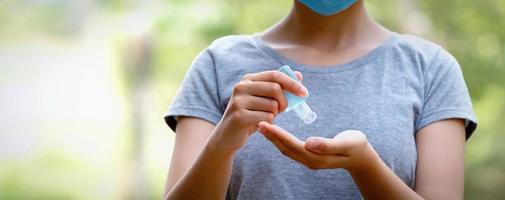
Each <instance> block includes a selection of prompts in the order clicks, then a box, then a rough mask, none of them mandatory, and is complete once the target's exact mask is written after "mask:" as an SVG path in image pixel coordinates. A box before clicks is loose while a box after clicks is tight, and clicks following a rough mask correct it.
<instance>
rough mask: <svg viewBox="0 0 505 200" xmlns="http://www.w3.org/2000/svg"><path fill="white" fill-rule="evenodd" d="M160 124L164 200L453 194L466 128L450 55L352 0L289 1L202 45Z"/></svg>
mask: <svg viewBox="0 0 505 200" xmlns="http://www.w3.org/2000/svg"><path fill="white" fill-rule="evenodd" d="M282 65H289V66H291V67H292V68H293V69H294V70H296V71H297V72H296V74H297V77H298V78H299V79H300V80H302V78H303V81H302V82H297V81H295V80H293V79H290V78H289V77H288V76H286V75H284V74H282V73H280V72H278V71H276V69H278V68H279V67H280V66H282ZM302 75H303V76H302ZM301 83H303V85H302V84H301ZM283 90H285V91H289V92H292V93H293V94H295V95H298V96H305V95H307V94H308V92H310V97H309V98H308V99H307V103H308V104H309V105H310V106H311V108H312V109H313V110H314V111H315V112H316V113H317V115H318V119H317V120H316V121H315V122H314V123H312V124H303V123H300V122H301V121H300V120H299V119H298V118H297V116H296V115H295V114H294V113H293V112H283V110H284V109H285V108H286V105H287V102H286V99H285V97H284V95H283ZM165 120H166V121H167V123H168V124H169V126H170V127H171V128H172V129H173V130H174V131H175V132H176V139H175V147H174V151H173V155H172V162H171V166H170V170H169V173H168V178H167V186H166V191H167V192H166V196H165V198H167V199H224V198H225V197H226V198H227V199H228V198H229V199H361V198H365V199H423V198H424V199H462V198H463V186H464V170H463V168H464V162H463V161H464V144H465V139H466V138H468V137H469V136H470V135H471V133H472V132H473V131H474V130H475V128H476V119H475V117H474V114H473V111H472V105H471V102H470V98H469V95H468V91H467V88H466V85H465V82H464V80H463V76H462V73H461V70H460V67H459V65H458V63H457V61H456V60H455V59H454V58H453V57H452V56H451V55H450V54H449V53H448V52H447V51H445V50H444V49H442V48H441V47H440V46H438V45H435V44H433V43H431V42H428V41H425V40H423V39H420V38H418V37H415V36H409V35H399V34H397V33H394V32H391V31H389V30H387V29H386V28H384V27H382V26H380V25H379V24H377V23H376V22H375V21H374V20H373V19H371V18H370V17H369V16H368V15H367V13H366V10H365V7H364V2H363V0H356V1H354V0H339V1H337V0H335V1H332V2H330V1H323V0H312V1H310V0H295V1H294V5H293V7H292V10H291V12H290V13H289V15H288V16H287V17H286V18H284V19H283V20H281V21H280V22H278V23H277V24H275V25H273V26H272V27H270V28H269V29H267V30H265V31H264V32H262V33H259V34H255V35H252V36H247V35H241V36H228V37H224V38H221V39H218V40H216V41H214V42H213V43H212V44H211V45H210V46H209V47H208V48H206V49H205V50H204V51H203V52H202V53H201V54H200V55H199V56H198V57H197V58H196V59H195V60H194V62H193V64H192V66H191V68H190V70H189V72H188V74H187V75H186V77H185V80H184V82H183V84H182V87H181V89H180V91H179V92H178V94H177V96H176V97H175V99H174V101H173V102H172V105H171V107H170V109H169V111H168V113H167V116H166V117H165ZM281 127H282V128H281ZM258 132H260V133H261V134H258ZM272 144H273V145H272Z"/></svg>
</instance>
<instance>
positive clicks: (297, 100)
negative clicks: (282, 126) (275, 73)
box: [279, 65, 317, 124]
mask: <svg viewBox="0 0 505 200" xmlns="http://www.w3.org/2000/svg"><path fill="white" fill-rule="evenodd" d="M279 71H280V72H282V73H284V74H286V75H288V76H289V77H291V78H292V79H294V80H296V81H300V80H298V78H296V75H295V72H294V71H293V70H291V67H289V66H288V65H284V66H282V67H281V68H279ZM284 96H285V97H286V99H287V100H288V107H287V108H286V111H291V110H295V112H296V114H297V115H298V117H299V118H300V119H301V120H302V121H303V122H304V123H306V124H310V123H312V122H314V121H315V120H316V118H317V114H316V113H315V112H313V111H312V109H310V107H309V105H307V103H306V102H305V100H306V99H307V98H309V96H310V95H309V94H307V95H305V96H303V97H299V96H296V95H294V94H293V93H291V92H287V91H284Z"/></svg>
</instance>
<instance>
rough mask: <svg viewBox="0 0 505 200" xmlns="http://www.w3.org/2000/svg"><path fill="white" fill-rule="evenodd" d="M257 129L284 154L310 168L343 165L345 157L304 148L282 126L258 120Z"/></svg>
mask: <svg viewBox="0 0 505 200" xmlns="http://www.w3.org/2000/svg"><path fill="white" fill-rule="evenodd" d="M258 130H260V132H261V133H262V134H263V135H265V137H267V138H268V139H269V140H270V141H271V142H272V143H273V144H274V145H275V146H276V147H277V148H278V149H279V151H281V153H282V154H283V155H285V156H288V157H290V158H292V159H293V160H296V161H298V162H300V163H302V164H304V165H305V166H307V167H308V168H310V169H328V168H339V167H342V166H344V163H345V162H346V159H347V157H345V156H341V155H340V154H317V153H313V152H311V151H309V150H307V149H305V148H304V145H305V143H304V142H303V141H300V140H299V139H298V138H296V137H295V136H293V135H292V134H290V133H289V132H287V131H285V130H283V129H282V128H280V127H278V126H275V125H271V124H268V123H266V122H260V123H259V124H258Z"/></svg>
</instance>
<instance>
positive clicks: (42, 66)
mask: <svg viewBox="0 0 505 200" xmlns="http://www.w3.org/2000/svg"><path fill="white" fill-rule="evenodd" d="M291 4H292V1H291V0H255V1H248V0H221V1H218V0H170V1H153V0H142V1H141V0H137V1H134V0H102V1H92V0H73V1H65V0H0V111H1V112H0V120H1V125H0V199H160V197H161V194H162V190H163V186H164V179H165V175H166V172H167V169H168V165H169V162H170V154H171V149H172V147H173V139H174V134H173V133H172V132H171V131H170V130H169V128H168V127H167V126H166V125H165V124H164V121H163V114H164V112H165V110H166V109H167V107H168V105H169V103H170V102H171V98H172V97H173V96H174V95H175V93H176V92H177V88H178V87H179V84H180V83H181V81H182V79H183V77H184V74H185V72H186V70H187V69H188V66H189V65H190V63H191V61H192V59H193V58H194V57H195V56H196V55H197V54H198V53H199V52H200V51H201V50H202V49H203V48H205V47H206V46H207V45H209V44H210V43H211V42H212V41H213V40H214V39H216V38H218V37H220V36H224V35H229V34H251V33H255V32H260V31H262V30H264V29H265V28H267V27H269V26H270V25H272V24H273V23H275V22H276V21H278V20H280V19H281V18H282V17H283V16H285V15H286V14H287V13H288V11H289V9H290V6H291ZM366 4H367V8H368V10H369V11H370V14H371V15H372V16H373V17H374V18H375V19H377V20H378V21H379V22H380V23H382V24H383V25H385V26H386V27H388V28H390V29H391V30H393V31H396V32H399V33H410V34H416V35H420V36H422V37H425V38H427V39H429V40H432V41H434V42H436V43H438V44H440V45H442V46H443V47H445V48H447V49H448V50H449V51H450V52H451V53H452V54H453V55H454V56H455V57H456V58H457V59H458V60H459V61H460V63H461V66H462V68H463V71H464V75H465V79H466V81H467V85H468V88H469V90H470V93H471V96H472V99H473V103H474V109H475V112H476V114H477V116H478V119H479V122H480V123H479V127H478V129H477V132H476V133H475V134H474V135H473V137H472V138H471V139H470V140H469V141H468V143H467V147H466V182H465V189H466V190H465V193H466V194H465V195H466V199H505V190H504V188H505V153H504V152H505V135H504V134H503V132H504V131H503V130H505V121H504V120H503V119H504V118H505V20H503V19H505V1H496V0H480V1H474V0H445V1H439V0H384V1H378V0H366ZM441 153H443V152H441Z"/></svg>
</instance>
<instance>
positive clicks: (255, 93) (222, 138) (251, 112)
mask: <svg viewBox="0 0 505 200" xmlns="http://www.w3.org/2000/svg"><path fill="white" fill-rule="evenodd" d="M295 74H296V76H297V78H298V79H299V80H301V79H302V75H301V73H300V72H295ZM283 90H286V91H289V92H291V93H293V94H295V95H297V96H305V95H307V94H308V92H307V89H306V88H305V87H304V86H303V85H302V84H301V82H299V81H296V80H293V79H292V78H290V77H289V76H287V75H286V74H283V73H281V72H279V71H276V70H272V71H263V72H258V73H253V74H246V75H244V77H243V78H242V79H241V80H240V82H239V83H237V84H236V85H235V87H234V88H233V93H232V96H231V98H230V101H229V102H228V106H227V107H226V111H225V112H224V115H223V117H222V118H221V121H220V122H219V123H218V124H217V125H216V128H215V129H214V133H213V135H212V138H211V140H213V142H214V145H215V147H219V148H225V149H227V150H232V151H235V150H238V149H240V148H241V147H242V146H244V145H245V143H246V141H247V138H248V137H249V136H250V135H251V134H252V133H254V132H255V131H256V130H257V128H258V123H259V122H261V121H266V122H269V123H272V121H273V119H274V117H275V116H276V115H277V114H278V113H280V112H282V111H283V110H284V109H286V107H287V105H288V102H287V100H286V98H285V96H284V93H283Z"/></svg>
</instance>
